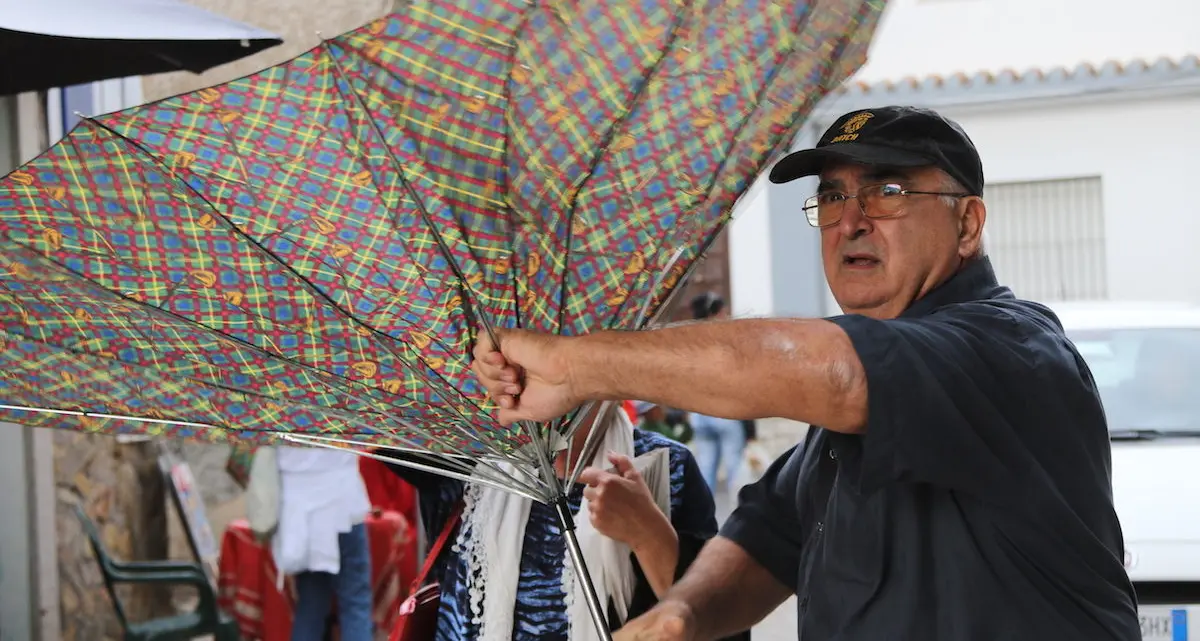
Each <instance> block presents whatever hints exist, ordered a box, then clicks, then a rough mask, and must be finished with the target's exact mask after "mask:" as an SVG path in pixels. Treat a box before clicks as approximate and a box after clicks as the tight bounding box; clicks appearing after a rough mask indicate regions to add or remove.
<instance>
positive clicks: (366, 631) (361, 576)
mask: <svg viewBox="0 0 1200 641" xmlns="http://www.w3.org/2000/svg"><path fill="white" fill-rule="evenodd" d="M276 464H277V465H278V467H279V526H278V529H277V530H276V532H275V535H274V537H272V544H271V553H272V555H273V556H274V558H275V566H276V567H277V568H278V570H279V574H280V576H281V577H282V576H285V575H292V576H294V577H295V582H296V609H295V618H294V620H293V622H292V641H322V640H323V639H324V638H325V628H326V623H327V621H328V618H329V614H330V612H331V611H332V608H333V602H334V598H335V597H336V598H337V613H338V629H339V631H340V633H341V639H342V641H373V639H374V636H375V624H374V620H373V618H372V610H373V603H372V602H373V596H374V595H373V593H372V589H371V551H370V547H369V545H368V541H367V527H366V519H367V514H368V513H369V512H370V510H371V503H370V501H369V500H368V499H367V488H366V486H365V485H364V484H363V479H362V475H361V474H359V469H358V456H357V455H355V454H354V453H352V452H339V451H336V450H330V449H326V448H319V447H292V446H278V450H277V454H276Z"/></svg>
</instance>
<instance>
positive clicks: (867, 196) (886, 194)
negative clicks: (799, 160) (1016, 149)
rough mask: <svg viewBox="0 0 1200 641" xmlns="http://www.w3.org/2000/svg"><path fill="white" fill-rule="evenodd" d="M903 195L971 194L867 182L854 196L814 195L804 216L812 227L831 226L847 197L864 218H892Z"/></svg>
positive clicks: (900, 207)
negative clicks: (856, 203) (855, 204)
mask: <svg viewBox="0 0 1200 641" xmlns="http://www.w3.org/2000/svg"><path fill="white" fill-rule="evenodd" d="M906 196H951V197H954V198H963V197H965V196H970V194H965V193H951V192H944V191H917V190H915V189H905V188H903V187H901V186H900V185H894V184H886V185H866V186H863V187H861V188H859V190H858V192H857V193H856V194H855V195H853V196H848V195H846V194H841V193H837V192H833V191H831V192H826V193H823V194H817V195H816V196H812V197H810V198H809V199H808V200H805V201H804V215H805V216H806V217H807V218H808V224H810V225H812V226H813V227H818V228H820V227H831V226H833V225H836V224H838V223H839V222H841V221H842V213H843V212H844V211H845V208H846V202H847V201H848V200H850V199H854V200H857V201H858V208H859V209H860V210H862V213H863V215H864V216H866V217H867V218H892V217H895V216H899V215H900V214H902V213H904V200H905V197H906Z"/></svg>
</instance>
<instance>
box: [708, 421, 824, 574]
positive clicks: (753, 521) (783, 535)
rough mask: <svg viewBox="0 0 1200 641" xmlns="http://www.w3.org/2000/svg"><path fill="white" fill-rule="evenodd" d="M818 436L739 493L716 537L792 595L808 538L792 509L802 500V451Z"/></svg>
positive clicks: (781, 457) (783, 456)
mask: <svg viewBox="0 0 1200 641" xmlns="http://www.w3.org/2000/svg"><path fill="white" fill-rule="evenodd" d="M816 432H817V430H809V433H808V436H807V437H806V438H805V443H804V444H802V445H797V446H795V447H793V448H792V449H790V450H788V451H787V452H785V453H784V454H783V455H782V456H780V457H779V458H778V459H776V460H775V462H774V463H772V464H771V466H770V467H768V468H767V470H766V472H764V473H763V476H762V478H760V479H759V480H758V481H756V482H754V483H751V484H749V485H746V486H745V487H743V488H742V489H741V491H740V492H739V493H738V506H737V509H735V510H734V511H733V514H731V515H730V516H729V518H728V519H727V520H726V521H725V525H724V526H722V528H721V536H723V537H724V538H726V539H729V540H731V541H733V542H734V543H736V544H738V546H740V547H741V548H742V549H743V550H745V551H746V553H747V554H749V555H750V557H751V558H753V559H754V560H755V561H756V562H757V563H758V564H759V565H761V566H763V567H764V568H766V569H767V570H768V571H770V572H771V574H772V575H773V576H774V577H775V579H776V580H777V581H779V582H780V583H782V584H783V585H786V586H787V587H789V588H791V590H792V591H793V592H795V591H796V587H797V580H798V579H799V575H800V553H801V549H802V546H803V543H804V540H805V539H806V538H807V534H806V525H808V524H806V523H803V522H802V516H801V514H800V509H799V506H798V504H797V501H798V497H799V496H801V495H802V494H803V488H802V487H801V483H800V480H801V471H802V467H803V465H804V450H805V449H806V448H808V447H810V446H811V443H812V440H813V438H814V435H815V433H816Z"/></svg>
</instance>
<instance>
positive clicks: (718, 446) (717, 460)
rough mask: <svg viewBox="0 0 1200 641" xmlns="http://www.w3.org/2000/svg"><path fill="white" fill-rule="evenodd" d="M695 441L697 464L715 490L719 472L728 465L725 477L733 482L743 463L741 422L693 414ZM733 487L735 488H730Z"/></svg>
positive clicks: (710, 487) (743, 444)
mask: <svg viewBox="0 0 1200 641" xmlns="http://www.w3.org/2000/svg"><path fill="white" fill-rule="evenodd" d="M691 421H692V431H693V435H692V441H693V443H694V444H695V445H694V447H695V448H696V464H697V465H699V466H700V473H701V474H703V475H704V480H705V481H706V482H707V483H708V487H709V489H710V490H712V491H713V492H714V493H716V491H717V471H718V470H720V469H721V463H724V464H725V476H726V478H727V479H728V482H729V484H730V485H732V483H733V477H734V476H735V475H736V474H737V473H738V468H739V467H740V466H741V464H742V451H743V450H745V449H746V432H745V431H744V430H743V429H742V422H741V421H735V420H733V419H729V418H714V417H712V416H704V415H702V414H692V415H691ZM730 489H732V487H731V488H730Z"/></svg>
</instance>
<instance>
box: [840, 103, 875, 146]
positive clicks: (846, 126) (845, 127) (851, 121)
mask: <svg viewBox="0 0 1200 641" xmlns="http://www.w3.org/2000/svg"><path fill="white" fill-rule="evenodd" d="M874 117H875V114H873V113H871V112H869V111H863V112H861V113H856V114H854V115H853V116H850V117H849V118H847V119H846V122H844V123H842V135H840V136H837V137H836V138H834V139H833V140H830V141H829V142H830V143H835V142H846V141H848V140H854V139H855V138H858V133H857V132H858V130H859V129H862V128H863V127H865V126H866V124H867V121H868V120H870V119H872V118H874Z"/></svg>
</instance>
